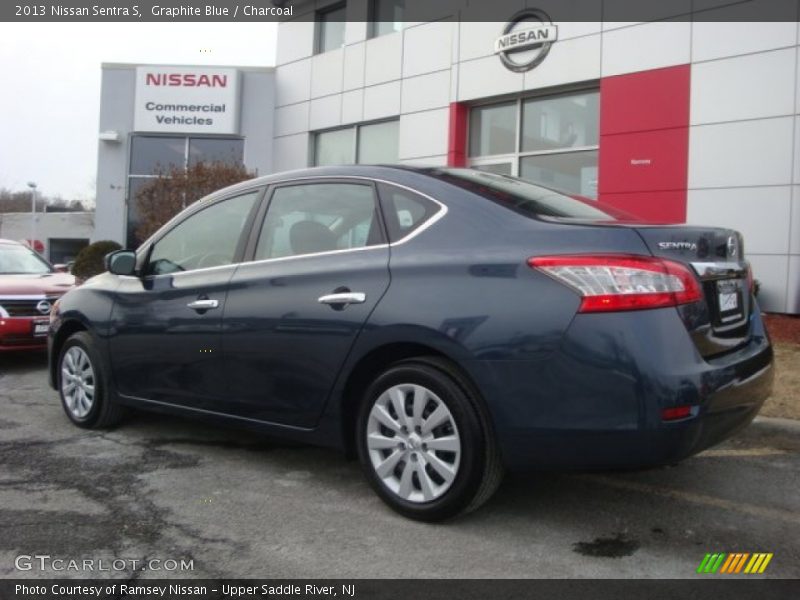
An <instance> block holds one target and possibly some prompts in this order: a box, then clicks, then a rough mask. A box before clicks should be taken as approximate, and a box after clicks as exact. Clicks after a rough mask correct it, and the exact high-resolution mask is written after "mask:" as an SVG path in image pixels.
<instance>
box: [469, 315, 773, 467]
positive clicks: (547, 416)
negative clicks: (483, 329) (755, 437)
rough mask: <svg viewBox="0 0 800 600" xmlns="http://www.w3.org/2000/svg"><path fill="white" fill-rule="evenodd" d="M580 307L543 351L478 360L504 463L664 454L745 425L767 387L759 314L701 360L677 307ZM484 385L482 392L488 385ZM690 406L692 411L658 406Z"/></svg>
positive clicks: (555, 463) (615, 462)
mask: <svg viewBox="0 0 800 600" xmlns="http://www.w3.org/2000/svg"><path fill="white" fill-rule="evenodd" d="M620 317H621V315H578V317H576V319H575V322H573V324H572V326H571V327H570V329H569V331H568V332H567V334H566V335H565V338H564V343H563V344H562V346H561V348H560V350H559V351H558V352H556V353H555V354H554V355H552V356H550V357H548V358H547V359H545V360H542V361H538V362H536V363H531V362H527V361H485V362H481V361H475V363H476V364H474V365H473V367H474V372H475V373H477V374H478V378H479V379H481V380H483V381H484V382H488V384H487V385H488V386H489V389H490V390H491V391H490V392H489V395H488V396H487V399H488V403H489V409H490V411H491V412H492V415H493V417H494V424H495V429H496V433H497V437H498V440H499V443H500V446H501V449H502V453H503V457H504V461H505V463H506V465H507V466H508V467H509V468H510V469H530V468H535V469H548V468H557V469H564V468H570V469H571V468H574V469H602V468H637V467H644V466H655V465H661V464H669V463H674V462H676V461H679V460H681V459H683V458H686V457H688V456H691V455H692V454H695V453H697V452H700V451H701V450H703V449H705V448H708V447H709V446H713V445H714V444H717V443H719V442H721V441H723V440H724V439H726V438H728V437H730V436H731V435H733V434H734V433H735V432H736V431H738V430H739V429H741V428H743V427H745V426H746V425H747V424H748V423H750V421H751V420H752V419H753V418H754V417H755V416H756V414H757V413H758V411H759V409H760V408H761V406H762V404H763V403H764V401H765V400H766V398H767V397H768V396H769V395H770V393H771V390H772V380H773V375H774V373H773V371H774V368H773V354H772V347H771V345H770V342H769V339H768V336H767V335H766V333H765V331H764V327H763V323H762V322H761V318H760V316H759V315H758V314H754V315H753V318H752V322H751V333H752V335H751V338H750V340H749V342H748V343H747V344H746V345H745V346H743V347H741V348H739V349H737V350H735V351H734V352H731V353H729V354H727V355H724V356H722V357H719V358H716V359H713V360H704V359H703V358H702V357H701V356H700V355H699V353H698V352H697V350H696V348H695V347H694V345H693V344H692V343H691V339H690V337H689V336H688V335H687V332H686V329H685V327H684V326H683V324H682V322H681V321H680V319H679V318H678V317H677V314H676V313H675V311H674V310H673V309H663V310H652V311H641V312H640V313H638V314H633V313H628V314H627V315H622V317H625V318H620ZM484 393H485V395H486V392H484ZM686 405H689V406H691V410H692V413H691V416H689V417H688V418H685V419H682V420H679V421H671V422H670V421H664V420H662V411H663V409H665V408H671V407H675V406H686Z"/></svg>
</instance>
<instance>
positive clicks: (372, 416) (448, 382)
mask: <svg viewBox="0 0 800 600" xmlns="http://www.w3.org/2000/svg"><path fill="white" fill-rule="evenodd" d="M420 406H421V408H420ZM399 411H402V413H401V412H399ZM356 432H357V433H356V435H357V440H356V446H357V449H358V456H359V460H360V462H361V465H362V468H363V469H364V472H365V474H366V477H367V479H368V480H369V482H370V484H371V485H372V487H373V489H374V490H375V491H376V492H377V494H378V496H380V498H381V499H382V500H383V501H384V502H385V503H386V504H388V505H389V506H390V507H391V508H392V509H394V510H395V511H397V512H398V513H400V514H402V515H404V516H406V517H409V518H412V519H416V520H420V521H430V522H433V521H443V520H446V519H450V518H452V517H455V516H457V515H460V514H464V513H467V512H470V511H472V510H475V509H476V508H478V507H479V506H481V505H482V504H483V503H484V502H486V501H487V500H488V499H489V498H490V497H491V496H492V494H493V493H494V492H495V490H497V487H498V486H499V485H500V482H501V480H502V478H503V466H502V461H501V459H500V454H499V452H498V449H497V445H496V443H495V441H494V435H493V432H492V427H491V424H490V421H489V418H488V415H487V414H486V411H485V410H484V409H483V407H482V405H481V403H480V402H479V399H478V393H477V391H476V390H475V389H474V387H473V386H472V385H471V384H470V382H469V381H468V380H467V379H466V378H465V377H464V376H463V375H461V374H460V372H459V371H458V370H457V369H456V368H455V367H454V366H453V365H452V364H451V363H449V362H448V361H445V360H442V359H439V358H435V357H420V358H414V359H409V360H404V361H401V362H398V363H395V364H394V365H392V366H391V367H389V368H388V369H387V370H386V371H384V372H383V373H381V374H380V375H379V376H378V377H377V378H376V379H375V381H374V382H373V383H372V384H371V385H370V386H369V387H368V388H367V390H366V392H365V394H364V397H363V401H362V403H361V406H360V410H359V415H358V422H357V427H356ZM409 470H410V471H409Z"/></svg>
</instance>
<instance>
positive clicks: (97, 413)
mask: <svg viewBox="0 0 800 600" xmlns="http://www.w3.org/2000/svg"><path fill="white" fill-rule="evenodd" d="M103 375H104V374H103V372H102V363H101V362H100V360H99V357H98V355H97V350H96V349H95V347H94V342H93V341H92V338H91V336H90V335H89V334H88V333H86V332H85V331H80V332H78V333H75V334H73V335H72V336H71V337H70V338H69V339H68V340H67V341H66V342H65V343H64V346H63V348H62V349H61V354H60V356H59V359H58V391H59V395H60V396H61V405H62V407H63V408H64V412H65V413H66V414H67V417H69V419H70V421H72V422H73V423H75V425H77V426H79V427H85V428H87V429H95V428H102V427H110V426H112V425H116V424H117V423H118V422H119V421H120V420H121V419H122V417H123V415H124V409H123V407H121V406H119V405H117V404H114V403H112V402H111V401H110V400H109V397H108V393H107V390H106V387H105V384H104V377H103Z"/></svg>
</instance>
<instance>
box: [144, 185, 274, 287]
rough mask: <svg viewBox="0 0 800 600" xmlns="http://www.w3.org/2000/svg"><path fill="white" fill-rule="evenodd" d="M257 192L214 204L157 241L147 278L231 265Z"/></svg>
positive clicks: (148, 266) (149, 262)
mask: <svg viewBox="0 0 800 600" xmlns="http://www.w3.org/2000/svg"><path fill="white" fill-rule="evenodd" d="M258 194H259V192H257V191H255V192H250V193H249V194H244V195H242V196H236V197H235V198H228V199H226V200H221V201H219V202H215V203H214V204H212V205H211V206H209V207H207V208H204V209H202V210H201V211H199V212H196V213H195V214H193V215H192V216H190V217H188V218H187V219H186V220H185V221H182V222H181V223H179V224H178V225H176V226H175V227H174V228H172V229H171V230H170V231H169V232H168V233H167V234H166V235H164V236H163V237H162V238H161V239H159V240H158V241H157V242H156V243H155V245H154V246H153V249H152V251H151V253H150V258H149V260H148V264H147V274H148V275H163V274H165V273H176V272H183V271H193V270H195V269H206V268H208V267H219V266H224V265H229V264H231V263H233V260H234V256H235V254H236V247H237V245H238V244H239V238H240V237H241V235H242V229H243V228H244V224H245V223H246V222H247V217H248V215H249V214H250V211H251V210H252V209H253V205H254V204H255V201H256V199H257V198H258Z"/></svg>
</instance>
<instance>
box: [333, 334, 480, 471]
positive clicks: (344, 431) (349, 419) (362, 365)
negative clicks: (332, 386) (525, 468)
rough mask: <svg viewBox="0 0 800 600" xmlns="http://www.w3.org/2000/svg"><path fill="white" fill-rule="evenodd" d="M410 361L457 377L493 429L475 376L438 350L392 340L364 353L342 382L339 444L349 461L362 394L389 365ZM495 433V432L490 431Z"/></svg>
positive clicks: (351, 455)
mask: <svg viewBox="0 0 800 600" xmlns="http://www.w3.org/2000/svg"><path fill="white" fill-rule="evenodd" d="M412 358H419V359H423V360H424V359H428V361H427V362H429V364H430V365H431V366H434V367H435V368H438V369H440V370H442V371H444V372H445V373H448V371H451V373H448V374H450V375H452V372H454V373H455V374H457V375H458V376H459V378H460V379H461V380H462V381H463V382H465V383H466V384H467V385H468V386H469V387H470V388H471V389H470V390H469V391H470V392H471V394H472V395H473V396H474V397H475V399H476V401H477V402H478V403H479V404H480V405H481V406H480V408H481V410H483V411H484V414H485V415H486V417H487V418H488V423H489V425H490V427H492V429H494V422H493V419H492V418H491V414H492V413H491V411H490V410H489V409H488V406H486V400H485V398H484V395H483V394H482V393H481V388H480V386H479V385H478V384H477V381H476V379H475V377H473V375H472V374H471V373H470V372H469V371H468V370H467V369H466V368H465V367H464V365H463V364H462V363H461V362H460V361H459V360H457V359H456V358H455V357H453V356H452V355H450V354H449V353H446V352H445V351H443V350H442V349H440V348H436V347H434V346H431V345H427V344H423V343H419V342H408V341H393V342H388V343H384V344H382V345H380V346H377V347H375V348H372V349H371V350H370V351H369V352H367V353H366V354H364V355H363V356H362V357H361V358H359V359H358V361H357V362H356V363H355V364H354V365H353V367H352V368H351V369H350V371H349V372H348V374H347V377H346V379H345V382H344V384H343V386H342V388H341V394H340V395H339V414H340V427H341V436H342V442H343V444H344V450H345V453H346V455H347V456H348V457H349V458H354V457H355V456H356V438H355V433H356V431H355V430H356V421H357V418H358V410H359V407H360V405H361V402H362V400H363V395H364V392H365V391H366V389H367V387H368V386H369V384H370V383H372V381H374V379H375V376H376V375H377V374H378V373H381V372H383V371H384V370H386V369H387V368H388V367H389V366H390V365H392V364H395V363H397V362H400V361H403V360H408V359H412ZM492 434H494V431H492Z"/></svg>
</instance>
